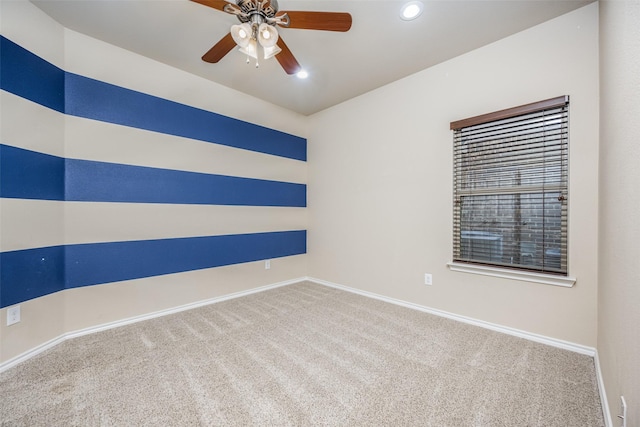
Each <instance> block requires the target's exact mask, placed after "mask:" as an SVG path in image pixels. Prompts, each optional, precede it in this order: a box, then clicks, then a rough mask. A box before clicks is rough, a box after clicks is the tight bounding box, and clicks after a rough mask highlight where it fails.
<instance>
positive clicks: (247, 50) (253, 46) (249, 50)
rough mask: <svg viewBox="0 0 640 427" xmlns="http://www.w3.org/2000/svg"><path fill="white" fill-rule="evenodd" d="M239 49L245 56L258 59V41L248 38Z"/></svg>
mask: <svg viewBox="0 0 640 427" xmlns="http://www.w3.org/2000/svg"><path fill="white" fill-rule="evenodd" d="M239 50H240V52H242V53H244V54H245V55H247V56H250V57H252V58H254V59H258V43H256V41H255V40H253V39H250V40H249V42H248V43H247V45H246V46H241V47H240V49H239Z"/></svg>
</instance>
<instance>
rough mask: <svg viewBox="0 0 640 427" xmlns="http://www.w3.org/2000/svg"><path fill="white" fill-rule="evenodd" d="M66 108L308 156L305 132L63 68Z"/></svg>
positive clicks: (239, 145) (265, 150) (155, 128)
mask: <svg viewBox="0 0 640 427" xmlns="http://www.w3.org/2000/svg"><path fill="white" fill-rule="evenodd" d="M66 93H67V103H66V113H67V114H70V115H74V116H79V117H84V118H88V119H94V120H100V121H103V122H109V123H115V124H119V125H124V126H129V127H135V128H139V129H146V130H150V131H154V132H161V133H165V134H169V135H176V136H182V137H186V138H192V139H198V140H200V141H208V142H213V143H216V144H221V145H227V146H230V147H236V148H243V149H246V150H252V151H257V152H260V153H266V154H273V155H276V156H281V157H288V158H291V159H295V160H307V142H306V140H305V139H304V138H300V137H298V136H294V135H290V134H287V133H284V132H280V131H276V130H273V129H268V128H265V127H262V126H258V125H254V124H251V123H247V122H243V121H241V120H237V119H233V118H231V117H226V116H222V115H220V114H216V113H212V112H210V111H206V110H201V109H198V108H194V107H190V106H188V105H184V104H179V103H177V102H173V101H169V100H166V99H162V98H158V97H155V96H151V95H147V94H144V93H140V92H136V91H133V90H130V89H125V88H122V87H119V86H114V85H111V84H108V83H104V82H101V81H98V80H93V79H90V78H87V77H83V76H79V75H76V74H72V73H67V74H66Z"/></svg>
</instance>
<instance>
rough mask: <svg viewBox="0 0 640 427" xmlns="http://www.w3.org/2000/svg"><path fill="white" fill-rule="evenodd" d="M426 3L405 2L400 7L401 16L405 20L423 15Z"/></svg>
mask: <svg viewBox="0 0 640 427" xmlns="http://www.w3.org/2000/svg"><path fill="white" fill-rule="evenodd" d="M423 9H424V5H423V4H422V2H421V1H410V2H408V3H405V4H404V5H403V6H402V8H401V9H400V18H401V19H403V20H405V21H411V20H412V19H416V18H417V17H418V16H420V15H422V10H423Z"/></svg>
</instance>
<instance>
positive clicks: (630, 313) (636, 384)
mask: <svg viewBox="0 0 640 427" xmlns="http://www.w3.org/2000/svg"><path fill="white" fill-rule="evenodd" d="M600 57H601V68H600V102H601V103H600V140H601V144H600V160H601V162H600V251H599V263H600V275H599V300H598V302H599V304H598V354H599V358H600V364H601V369H602V373H603V377H604V382H605V386H606V390H607V398H608V401H609V407H610V409H611V415H612V417H613V419H614V420H616V421H615V422H614V425H619V424H618V421H619V420H617V419H616V416H617V415H618V414H619V413H620V412H619V408H620V396H624V397H625V400H626V401H627V405H628V408H629V409H628V410H629V413H628V415H627V417H628V419H627V426H629V427H632V426H638V425H640V308H639V307H640V269H639V268H638V260H640V223H639V222H638V217H639V213H640V191H639V190H638V184H640V167H639V162H640V138H639V137H638V135H640V121H639V119H638V118H639V117H640V1H638V0H632V1H604V2H601V3H600Z"/></svg>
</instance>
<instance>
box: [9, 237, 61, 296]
mask: <svg viewBox="0 0 640 427" xmlns="http://www.w3.org/2000/svg"><path fill="white" fill-rule="evenodd" d="M0 266H2V268H0V308H4V307H7V306H9V305H13V304H18V303H20V302H23V301H27V300H30V299H33V298H38V297H41V296H43V295H48V294H52V293H54V292H58V291H61V290H63V289H64V246H52V247H47V248H36V249H26V250H22V251H12V252H2V253H0Z"/></svg>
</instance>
